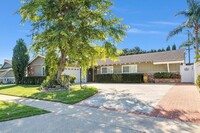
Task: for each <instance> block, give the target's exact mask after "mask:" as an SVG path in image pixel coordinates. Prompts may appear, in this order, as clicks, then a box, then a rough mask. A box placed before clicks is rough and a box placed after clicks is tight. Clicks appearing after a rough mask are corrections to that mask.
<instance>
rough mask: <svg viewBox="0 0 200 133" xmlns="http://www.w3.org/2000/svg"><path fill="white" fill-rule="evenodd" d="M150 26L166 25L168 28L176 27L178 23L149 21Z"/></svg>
mask: <svg viewBox="0 0 200 133" xmlns="http://www.w3.org/2000/svg"><path fill="white" fill-rule="evenodd" d="M149 23H150V24H154V25H168V26H177V25H179V23H176V22H169V21H151V22H149Z"/></svg>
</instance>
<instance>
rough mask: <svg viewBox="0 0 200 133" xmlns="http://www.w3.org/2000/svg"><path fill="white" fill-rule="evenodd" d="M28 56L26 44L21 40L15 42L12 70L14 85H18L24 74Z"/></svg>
mask: <svg viewBox="0 0 200 133" xmlns="http://www.w3.org/2000/svg"><path fill="white" fill-rule="evenodd" d="M28 61H29V55H28V50H27V47H26V44H25V42H24V40H23V39H19V40H17V44H16V46H15V47H14V49H13V57H12V68H13V72H14V75H15V82H16V84H20V83H21V82H22V80H23V78H24V76H25V74H26V67H27V65H28Z"/></svg>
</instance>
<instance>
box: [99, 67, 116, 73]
mask: <svg viewBox="0 0 200 133" xmlns="http://www.w3.org/2000/svg"><path fill="white" fill-rule="evenodd" d="M103 68H107V69H108V68H111V72H108V70H107V72H106V73H102V69H103ZM113 71H114V70H113V66H103V67H101V74H112V73H113Z"/></svg>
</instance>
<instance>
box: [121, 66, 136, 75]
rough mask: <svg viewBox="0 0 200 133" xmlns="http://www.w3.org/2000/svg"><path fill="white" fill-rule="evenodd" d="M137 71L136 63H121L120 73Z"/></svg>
mask: <svg viewBox="0 0 200 133" xmlns="http://www.w3.org/2000/svg"><path fill="white" fill-rule="evenodd" d="M136 72H137V65H123V66H122V73H136Z"/></svg>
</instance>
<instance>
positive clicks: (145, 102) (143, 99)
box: [78, 84, 174, 114]
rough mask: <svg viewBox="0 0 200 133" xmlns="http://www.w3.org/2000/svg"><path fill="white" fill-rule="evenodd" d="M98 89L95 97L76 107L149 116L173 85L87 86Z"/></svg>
mask: <svg viewBox="0 0 200 133" xmlns="http://www.w3.org/2000/svg"><path fill="white" fill-rule="evenodd" d="M87 85H90V86H95V87H97V88H98V89H99V93H98V94H96V95H95V96H93V97H91V98H89V99H87V100H84V101H82V102H80V103H78V105H82V106H90V107H96V108H106V109H111V110H119V111H128V112H138V113H145V114H150V113H151V112H152V110H153V109H154V107H155V106H156V105H157V104H158V102H159V101H160V100H161V99H162V97H163V96H164V95H165V94H166V93H167V92H168V91H169V89H170V88H172V87H173V86H174V85H169V84H87Z"/></svg>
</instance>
